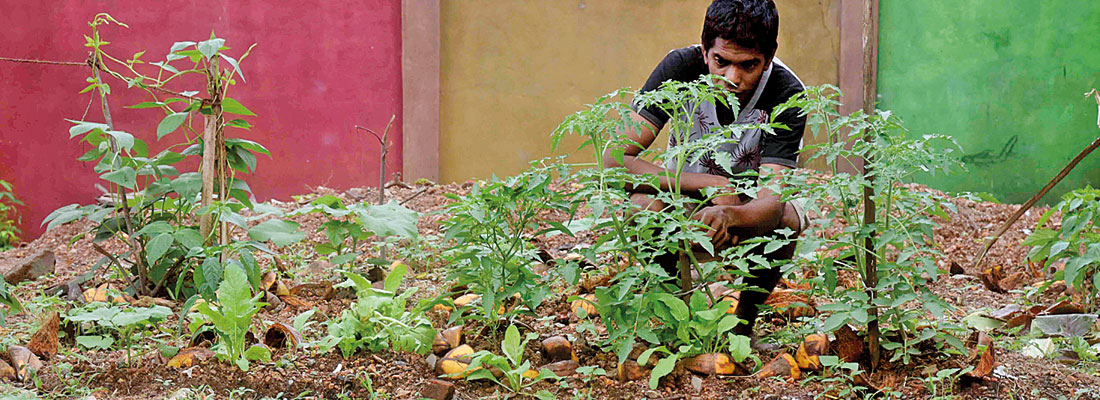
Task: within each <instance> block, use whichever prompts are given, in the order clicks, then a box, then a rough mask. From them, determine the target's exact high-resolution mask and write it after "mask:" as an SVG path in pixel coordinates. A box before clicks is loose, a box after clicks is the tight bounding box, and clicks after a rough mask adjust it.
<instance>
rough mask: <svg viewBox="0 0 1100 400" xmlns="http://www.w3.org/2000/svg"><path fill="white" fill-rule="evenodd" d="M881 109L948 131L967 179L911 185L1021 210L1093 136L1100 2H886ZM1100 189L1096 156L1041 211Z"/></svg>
mask: <svg viewBox="0 0 1100 400" xmlns="http://www.w3.org/2000/svg"><path fill="white" fill-rule="evenodd" d="M879 27H880V32H879V61H878V62H879V64H878V65H879V70H878V74H879V75H878V76H879V78H878V92H879V101H880V104H879V107H880V108H883V109H890V110H894V111H895V112H896V113H897V114H898V115H900V116H901V117H902V118H903V119H904V120H905V122H906V126H907V127H908V128H909V129H910V131H911V133H912V134H913V135H920V134H925V133H943V134H948V135H952V136H954V137H955V138H956V139H957V140H958V141H959V143H960V145H961V146H962V148H963V153H964V154H965V156H964V157H963V159H964V161H966V162H967V167H968V168H969V170H968V171H967V172H962V173H956V174H952V175H949V176H936V177H928V176H922V177H920V178H918V180H919V181H920V182H921V183H925V184H928V185H930V186H932V187H934V188H937V189H940V190H945V191H949V192H958V191H971V192H989V193H993V194H994V195H996V197H997V198H998V199H1001V200H1002V201H1007V202H1016V203H1021V202H1024V201H1026V200H1027V199H1028V198H1030V197H1031V196H1032V195H1033V194H1034V193H1035V192H1036V191H1038V190H1039V189H1040V188H1042V187H1043V185H1044V184H1046V182H1047V181H1048V180H1050V178H1051V177H1053V176H1054V175H1055V174H1057V173H1058V171H1059V170H1060V169H1061V168H1062V167H1063V166H1064V165H1065V164H1066V163H1068V162H1069V160H1070V159H1072V158H1073V156H1075V155H1076V154H1077V153H1078V152H1079V151H1081V149H1082V148H1084V147H1085V146H1086V145H1087V144H1088V143H1090V142H1091V141H1092V140H1093V139H1094V138H1096V137H1097V136H1098V135H1100V129H1098V128H1097V126H1096V121H1097V116H1096V112H1097V109H1096V103H1095V102H1094V101H1093V100H1086V99H1085V98H1084V96H1083V94H1084V93H1085V92H1087V91H1088V90H1089V89H1091V88H1093V87H1098V86H1100V1H1097V0H935V1H933V0H927V1H910V0H882V2H881V3H880V20H879ZM1086 184H1091V185H1092V186H1094V187H1096V186H1100V153H1096V154H1093V155H1092V156H1090V157H1089V158H1087V159H1086V160H1085V161H1083V162H1082V163H1081V164H1080V165H1078V166H1077V168H1076V169H1075V170H1074V171H1073V172H1072V173H1071V174H1070V175H1069V176H1067V177H1066V179H1065V180H1063V181H1062V183H1060V184H1059V185H1058V186H1057V187H1056V188H1055V189H1054V190H1053V191H1051V193H1050V194H1048V195H1047V196H1046V197H1045V198H1044V199H1043V202H1045V203H1050V202H1055V201H1057V200H1058V199H1059V197H1060V196H1061V195H1062V194H1063V193H1065V192H1067V191H1069V190H1072V189H1075V188H1079V187H1083V186H1085V185H1086Z"/></svg>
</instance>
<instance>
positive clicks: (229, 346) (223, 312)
mask: <svg viewBox="0 0 1100 400" xmlns="http://www.w3.org/2000/svg"><path fill="white" fill-rule="evenodd" d="M263 296H264V293H263V292H260V293H257V294H256V295H255V296H253V295H252V286H251V285H250V284H249V283H248V276H247V275H246V274H245V272H244V269H242V268H241V267H240V266H237V265H230V266H229V267H227V268H226V269H225V276H224V279H222V280H221V283H220V284H219V285H218V292H217V299H218V303H217V304H216V305H212V304H211V303H209V302H200V303H198V305H197V307H198V312H199V315H201V317H199V316H196V318H194V320H193V321H192V323H191V330H192V331H196V330H197V329H198V327H200V326H202V325H203V324H205V323H208V322H209V323H211V324H212V325H213V326H214V332H216V333H217V335H218V343H217V344H215V345H214V352H215V354H217V356H218V358H219V359H221V360H222V361H232V362H233V363H234V364H236V365H237V367H238V368H240V369H241V370H242V371H248V362H249V361H256V360H260V361H264V362H268V361H271V351H270V350H268V349H267V348H265V347H263V346H249V345H248V342H247V341H246V336H247V334H248V331H249V330H251V329H252V317H253V316H254V315H256V313H257V312H259V311H260V309H261V308H262V307H263V306H264V305H265V304H264V303H263V302H261V301H260V299H261V298H263ZM203 317H205V318H203Z"/></svg>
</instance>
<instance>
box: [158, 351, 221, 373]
mask: <svg viewBox="0 0 1100 400" xmlns="http://www.w3.org/2000/svg"><path fill="white" fill-rule="evenodd" d="M213 356H214V352H213V351H212V350H210V349H208V348H205V347H188V348H185V349H181V350H180V351H179V352H178V353H176V355H174V356H172V358H171V359H169V360H168V364H166V365H165V366H166V367H168V368H181V369H182V368H188V367H190V366H192V365H195V362H196V361H198V362H202V361H205V360H207V359H209V358H210V357H213Z"/></svg>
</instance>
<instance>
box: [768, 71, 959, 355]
mask: <svg viewBox="0 0 1100 400" xmlns="http://www.w3.org/2000/svg"><path fill="white" fill-rule="evenodd" d="M838 96H839V91H838V90H836V88H835V87H831V86H828V85H826V86H820V87H811V88H808V89H807V90H806V91H805V92H804V93H803V94H802V95H800V96H799V97H798V98H796V99H795V101H794V102H792V105H793V106H797V107H799V108H801V109H802V110H803V112H805V113H807V114H808V123H809V125H810V126H811V128H812V130H813V132H814V134H815V135H817V134H819V133H820V134H824V136H825V140H824V141H823V142H822V143H820V144H818V145H815V146H809V147H807V149H806V150H805V152H809V153H811V154H812V155H811V157H810V158H811V159H818V158H819V159H823V160H824V161H825V164H826V165H827V166H828V168H829V171H828V172H829V173H830V174H831V175H829V176H827V177H818V176H815V175H814V174H812V173H808V172H804V171H797V172H798V173H791V174H785V178H786V179H787V186H786V187H787V189H785V190H783V194H784V196H785V197H787V198H794V197H799V198H803V199H806V202H805V204H807V209H808V211H809V213H810V214H811V215H814V214H816V215H820V216H821V218H819V219H817V220H815V221H813V223H811V224H810V229H808V230H807V232H808V234H807V235H805V237H804V239H802V240H803V242H802V243H801V244H800V245H801V248H802V249H803V251H804V252H807V253H808V254H804V257H801V258H800V259H803V260H809V261H808V262H809V263H810V264H811V268H812V269H815V270H817V271H818V273H817V276H816V277H815V278H813V279H811V282H812V283H813V284H814V287H815V293H816V294H820V295H823V296H826V297H828V298H831V299H832V300H833V301H832V302H831V303H830V304H826V305H823V306H820V307H818V309H819V310H820V311H825V312H828V313H829V316H828V318H827V319H826V320H825V322H824V329H825V330H826V331H834V330H836V329H838V328H840V327H841V326H843V325H844V324H854V325H856V326H870V325H872V324H873V323H881V324H880V326H881V327H882V329H883V332H884V336H883V338H884V340H883V342H882V348H884V349H886V350H887V351H889V352H892V353H893V356H892V357H891V360H892V361H893V360H899V359H900V360H902V362H904V363H908V362H909V361H910V359H911V357H913V356H914V355H917V354H919V353H920V351H919V350H918V349H917V347H916V346H917V345H918V344H919V343H922V342H925V341H928V340H930V339H933V342H934V343H935V344H936V346H937V348H944V344H948V345H950V346H951V347H952V348H953V349H957V350H959V351H962V350H963V344H962V342H961V341H959V340H958V339H957V338H956V337H955V336H952V335H951V334H949V332H951V331H957V330H959V329H960V328H959V327H958V326H956V325H954V324H951V323H949V322H947V321H943V320H938V317H936V318H937V320H932V321H929V320H928V319H927V316H928V315H932V316H942V315H946V314H947V311H948V310H950V306H949V305H948V304H947V303H946V302H945V301H943V299H941V298H940V297H939V296H937V295H936V294H935V293H933V292H932V291H931V290H929V285H928V283H929V282H931V281H934V280H935V279H936V277H938V276H939V275H940V273H941V271H940V270H939V269H938V267H937V266H936V263H935V260H936V258H937V257H939V256H942V254H941V253H940V252H939V251H938V250H936V248H935V246H934V243H933V242H932V238H933V229H934V228H935V227H936V226H937V223H936V221H935V219H934V217H935V216H938V217H940V218H942V219H948V214H947V212H946V211H948V210H950V211H954V205H953V204H951V203H949V202H947V201H944V200H941V199H938V198H936V197H935V196H934V195H933V194H932V193H922V192H917V191H914V190H911V189H909V188H908V187H907V186H904V185H902V183H903V182H905V181H906V180H907V179H908V178H910V177H911V176H912V175H913V174H915V173H917V172H925V173H946V172H949V171H950V170H952V169H953V168H957V167H961V164H960V163H959V162H958V161H957V160H956V159H954V158H952V157H950V153H951V152H952V151H953V150H954V149H957V148H958V145H957V144H956V143H955V141H954V140H953V139H951V138H950V137H947V136H943V135H923V136H921V137H919V138H915V139H911V138H908V137H907V134H906V133H907V132H906V130H905V129H904V128H903V127H902V126H901V123H900V121H899V119H898V118H897V117H896V116H894V115H893V114H891V113H890V112H889V111H881V110H876V111H874V112H873V113H871V114H865V113H864V112H862V111H857V112H855V113H853V114H851V115H840V114H839V113H838V112H837V111H836V110H837V109H838V108H839V105H840V103H839V102H838V101H837V100H836V99H837V98H838ZM804 154H805V153H804ZM860 159H863V160H871V161H870V162H869V168H868V170H870V171H873V173H872V174H870V175H866V176H865V175H864V174H862V173H856V174H850V173H847V172H844V168H842V167H843V166H844V164H846V163H851V162H854V161H853V160H860ZM865 188H871V189H873V194H874V195H873V197H871V201H873V202H874V208H873V209H874V210H876V214H875V218H874V220H873V221H874V222H870V221H867V220H865V219H864V214H863V212H861V211H860V210H861V209H862V206H861V205H862V199H861V196H862V195H863V192H864V189H865ZM833 226H840V227H843V229H840V230H829V229H828V228H830V227H833ZM868 244H870V248H868ZM872 265H873V266H875V268H877V271H876V269H871V268H872V267H871V266H872ZM872 271H875V272H874V273H872ZM842 273H854V274H857V275H858V276H859V277H860V280H859V282H860V284H861V285H857V286H855V287H841V286H838V285H837V277H838V275H839V274H842ZM922 275H923V276H922ZM871 346H872V347H874V346H875V344H872V345H871ZM873 351H877V349H873Z"/></svg>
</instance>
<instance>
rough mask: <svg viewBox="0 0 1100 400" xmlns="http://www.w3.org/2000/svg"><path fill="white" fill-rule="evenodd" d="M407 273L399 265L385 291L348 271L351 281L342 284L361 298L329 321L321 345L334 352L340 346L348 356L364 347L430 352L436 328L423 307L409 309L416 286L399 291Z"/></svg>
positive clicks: (404, 267) (385, 286)
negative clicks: (408, 303)
mask: <svg viewBox="0 0 1100 400" xmlns="http://www.w3.org/2000/svg"><path fill="white" fill-rule="evenodd" d="M407 272H408V270H407V267H406V266H405V265H404V264H398V265H397V266H396V267H395V268H394V270H393V271H390V273H389V275H388V276H386V280H385V281H384V283H383V289H382V290H379V289H375V288H374V287H372V286H371V283H370V281H368V280H367V279H366V278H364V277H362V276H360V275H359V274H356V273H354V272H344V275H345V276H347V278H348V280H347V281H345V282H344V283H342V284H340V285H339V286H351V287H354V288H355V289H356V297H357V298H358V300H357V301H356V302H355V303H354V304H352V306H351V308H349V309H347V310H344V312H343V313H341V314H340V317H339V318H336V319H333V320H330V321H328V323H327V324H328V335H327V336H325V337H324V338H322V339H321V342H320V346H321V348H322V349H324V350H325V351H331V350H332V349H333V348H335V347H339V348H340V353H341V354H343V356H344V357H345V358H346V357H350V356H351V355H352V354H355V353H356V352H358V351H360V350H364V349H365V350H367V351H370V352H379V351H382V350H386V349H390V350H393V351H410V352H414V353H419V354H427V353H428V352H430V351H431V349H432V342H433V340H434V339H435V334H436V331H435V328H433V327H432V323H431V321H428V319H427V318H425V317H424V312H423V310H420V309H413V310H411V311H410V310H407V309H406V303H407V302H408V299H409V298H410V297H412V295H413V294H415V293H416V288H410V289H407V290H405V291H404V292H402V293H401V294H400V295H398V294H396V290H397V289H398V287H400V286H401V280H402V279H403V278H404V276H405V274H406V273H407Z"/></svg>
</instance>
